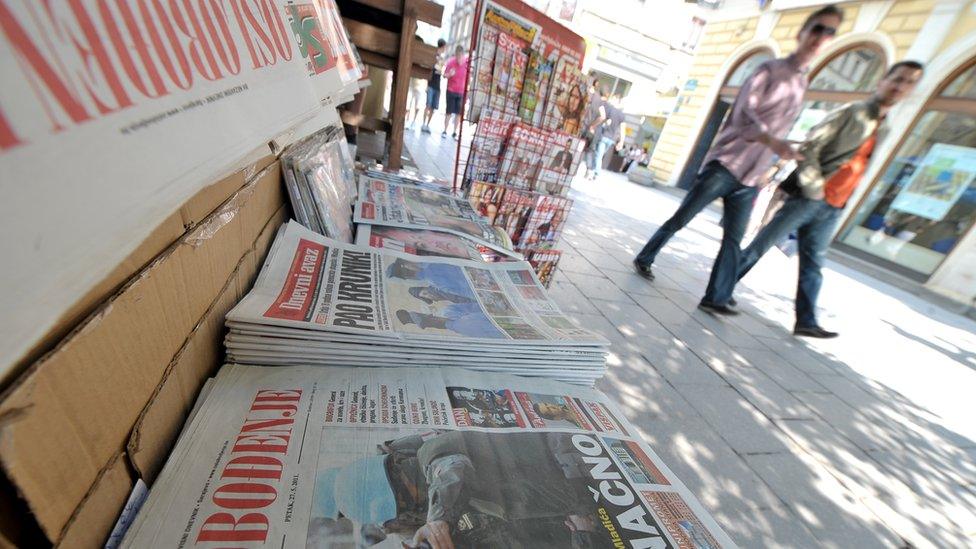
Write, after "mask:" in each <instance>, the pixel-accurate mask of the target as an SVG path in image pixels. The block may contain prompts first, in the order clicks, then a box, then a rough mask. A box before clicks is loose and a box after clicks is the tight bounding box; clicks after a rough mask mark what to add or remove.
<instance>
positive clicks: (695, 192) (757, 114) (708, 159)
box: [634, 5, 844, 315]
mask: <svg viewBox="0 0 976 549" xmlns="http://www.w3.org/2000/svg"><path fill="white" fill-rule="evenodd" d="M843 16H844V14H843V12H842V11H841V10H840V9H838V8H837V7H836V6H833V5H828V6H824V7H823V8H820V9H819V10H817V11H815V12H813V13H812V14H811V15H810V16H809V17H807V19H806V21H804V23H803V26H802V27H800V32H799V34H798V35H797V49H796V51H795V52H794V53H793V54H791V55H789V56H788V57H785V58H781V59H771V60H769V61H766V62H765V63H763V64H761V65H759V67H758V68H757V69H756V71H755V72H753V73H752V75H751V76H749V78H748V79H747V80H746V81H745V83H744V84H743V85H742V88H741V89H740V90H739V94H738V95H737V96H736V98H735V103H733V105H732V110H731V112H730V113H729V116H728V118H727V119H726V120H725V124H724V125H723V126H722V130H721V131H720V132H719V134H718V136H717V137H716V138H715V141H714V143H712V147H711V148H710V149H709V151H708V154H707V155H706V156H705V161H704V167H703V168H702V170H701V172H700V173H699V174H698V178H697V180H696V181H695V183H694V186H693V187H692V188H691V190H689V191H688V194H687V195H685V198H684V200H683V201H682V202H681V206H679V207H678V210H677V211H676V212H675V213H674V215H672V216H671V219H668V220H667V221H666V222H664V225H662V226H661V227H660V228H659V229H658V230H657V232H656V233H654V236H652V237H651V239H650V240H648V242H647V244H646V245H645V246H644V249H642V250H641V252H640V253H639V254H638V255H637V257H636V258H635V259H634V268H635V269H637V273H638V274H640V275H641V276H643V277H644V278H647V279H649V280H653V279H654V274H653V273H652V272H651V264H652V263H654V259H655V257H657V254H658V252H660V251H661V248H663V247H664V245H665V244H667V242H668V240H670V239H671V237H672V236H674V234H675V233H677V232H678V231H679V230H681V229H682V228H683V227H684V226H685V225H687V224H688V223H689V222H690V221H691V220H692V219H693V218H694V217H695V216H696V215H698V213H699V212H700V211H702V210H703V209H705V207H706V206H708V205H709V204H711V203H712V202H713V201H714V200H716V199H718V198H721V199H722V201H723V213H722V245H721V248H720V249H719V252H718V256H717V257H716V258H715V263H714V264H713V265H712V275H711V277H710V278H709V280H708V288H707V289H706V290H705V296H704V297H703V298H702V300H701V303H699V305H698V307H699V308H700V309H702V310H705V311H708V312H710V313H716V314H723V315H735V314H738V311H736V310H735V309H733V308H732V307H731V306H730V302H731V300H732V289H733V288H734V287H735V282H736V275H737V270H738V264H739V256H740V254H741V250H740V248H739V244H740V242H741V241H742V235H743V233H745V229H746V225H747V224H748V222H749V214H750V213H751V212H752V205H753V203H754V201H755V198H756V194H757V193H758V189H759V187H760V186H761V185H762V184H763V183H764V182H765V181H764V180H763V175H764V174H765V173H766V171H767V170H768V168H769V167H770V165H771V163H772V159H773V155H774V154H775V155H777V156H779V157H780V158H782V159H785V160H800V159H802V155H800V154H799V153H798V152H797V151H796V149H794V148H793V147H792V146H791V145H790V144H789V143H788V142H787V141H786V140H785V139H784V136H785V135H786V134H787V132H789V130H790V127H791V126H792V125H793V122H794V120H795V119H796V117H797V115H798V114H799V113H800V108H801V107H802V104H803V94H804V92H805V91H806V89H807V84H808V82H807V76H806V72H807V68H808V66H809V64H810V61H812V60H813V58H814V57H815V56H816V55H817V53H818V52H819V51H820V50H821V49H822V48H823V46H824V45H825V44H827V43H828V42H830V40H831V39H832V38H833V37H834V35H835V34H837V28H838V27H839V26H840V24H841V21H842V20H843Z"/></svg>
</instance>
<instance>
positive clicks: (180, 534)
mask: <svg viewBox="0 0 976 549" xmlns="http://www.w3.org/2000/svg"><path fill="white" fill-rule="evenodd" d="M540 412H541V414H544V415H545V416H549V417H552V418H556V419H548V418H546V417H543V415H541V414H540ZM593 416H600V417H601V418H603V420H605V421H607V423H603V421H602V420H601V421H593V420H592V417H593ZM607 427H612V429H609V430H608V429H607ZM636 433H637V432H636V430H635V429H633V427H631V426H630V425H629V424H627V423H626V421H625V420H624V416H623V414H621V412H620V410H619V409H618V408H617V407H616V406H615V405H614V404H613V403H612V402H611V401H610V400H609V399H608V398H607V397H606V396H605V395H603V394H602V393H600V392H598V391H595V390H593V389H586V388H581V387H573V386H569V385H566V384H562V383H557V382H553V381H547V380H541V379H527V378H520V377H515V376H505V375H498V374H493V375H487V374H479V373H476V372H470V371H466V370H461V369H456V368H443V369H437V370H430V369H426V370H425V369H411V368H407V369H392V368H378V369H364V368H316V367H308V366H294V367H267V366H244V365H237V364H228V365H225V366H224V367H222V368H221V369H220V371H219V372H218V374H217V376H216V378H215V380H214V382H213V386H212V389H211V390H210V394H209V395H207V397H206V398H205V399H204V400H203V402H202V404H201V405H200V411H199V412H198V413H196V414H195V415H194V416H193V417H192V419H191V420H190V421H189V422H188V424H187V426H186V428H185V429H184V431H183V433H182V435H181V436H180V438H179V439H178V441H177V443H176V446H175V448H174V449H173V451H172V453H171V454H170V457H169V459H168V460H167V462H166V464H165V466H164V467H163V470H162V472H161V473H160V475H159V477H158V479H157V480H156V482H155V483H154V484H153V486H152V488H151V490H150V492H149V495H148V498H147V500H146V503H145V504H144V505H143V507H142V509H141V510H140V511H139V513H138V514H137V516H136V517H135V520H134V522H133V524H132V526H131V528H130V529H129V531H128V532H127V533H126V535H125V538H124V539H123V543H122V546H123V547H126V548H130V547H131V548H142V547H180V546H188V545H193V546H204V547H244V546H246V547H252V546H262V547H281V548H309V547H314V548H321V549H360V548H362V549H365V548H377V549H384V548H386V549H403V548H421V547H427V548H445V547H454V548H457V549H494V548H499V547H519V548H533V549H567V548H573V547H577V548H593V549H596V548H607V549H612V548H617V547H631V548H632V547H643V548H654V549H685V548H695V547H699V548H709V549H733V548H734V547H735V545H734V543H733V542H732V540H731V539H730V538H729V537H728V535H727V534H725V532H723V531H722V529H721V528H720V527H719V526H718V525H717V523H716V522H715V520H714V519H713V518H712V517H711V516H710V515H709V514H708V513H707V512H706V511H705V510H704V508H703V507H702V506H701V504H700V503H699V502H698V500H697V499H696V498H695V497H694V495H692V493H691V492H690V491H689V490H688V489H687V488H686V487H685V486H684V485H683V484H682V483H681V481H680V480H679V479H678V478H676V477H675V475H674V473H673V472H672V471H671V470H670V469H669V468H668V467H667V466H666V465H665V464H664V463H663V462H662V461H661V459H660V457H658V455H657V454H656V453H654V451H653V450H652V449H651V448H650V447H649V446H648V445H647V444H646V443H645V442H643V441H642V440H640V439H639V438H635V437H636Z"/></svg>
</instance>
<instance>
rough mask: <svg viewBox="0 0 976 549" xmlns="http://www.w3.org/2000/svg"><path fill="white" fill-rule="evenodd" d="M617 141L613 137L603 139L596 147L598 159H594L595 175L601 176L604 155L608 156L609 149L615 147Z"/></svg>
mask: <svg viewBox="0 0 976 549" xmlns="http://www.w3.org/2000/svg"><path fill="white" fill-rule="evenodd" d="M616 142H617V141H616V140H615V139H613V138H612V137H601V138H600V141H598V142H597V145H596V157H595V158H594V159H593V173H594V174H596V175H600V169H601V168H602V167H603V155H605V154H607V149H609V148H610V147H613V145H614V144H615V143H616Z"/></svg>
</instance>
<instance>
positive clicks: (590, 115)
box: [583, 76, 608, 179]
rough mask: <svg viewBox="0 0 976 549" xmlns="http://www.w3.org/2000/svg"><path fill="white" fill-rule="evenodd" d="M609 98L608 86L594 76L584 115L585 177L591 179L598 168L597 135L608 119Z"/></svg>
mask: <svg viewBox="0 0 976 549" xmlns="http://www.w3.org/2000/svg"><path fill="white" fill-rule="evenodd" d="M607 99H608V92H607V88H606V86H601V85H600V84H599V80H597V78H596V77H595V76H594V77H593V82H592V84H591V86H590V97H589V100H588V102H587V104H586V112H585V113H584V116H583V128H584V133H583V138H584V139H585V140H586V159H585V160H586V173H585V174H584V177H585V178H586V179H591V178H592V176H593V172H594V171H595V170H596V147H597V145H598V144H599V141H600V139H599V137H598V136H597V133H598V130H599V128H600V125H601V124H603V121H604V120H606V119H607V118H606V110H605V109H604V108H603V104H604V103H605V102H606V100H607Z"/></svg>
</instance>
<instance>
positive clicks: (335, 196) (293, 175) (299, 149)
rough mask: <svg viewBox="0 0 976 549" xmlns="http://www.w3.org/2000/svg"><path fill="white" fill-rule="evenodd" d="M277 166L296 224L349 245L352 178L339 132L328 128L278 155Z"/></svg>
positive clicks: (352, 192)
mask: <svg viewBox="0 0 976 549" xmlns="http://www.w3.org/2000/svg"><path fill="white" fill-rule="evenodd" d="M281 164H282V170H283V172H284V177H285V187H286V189H287V190H288V197H289V199H290V200H291V206H292V210H293V212H294V213H295V218H296V219H297V220H298V221H299V223H301V224H302V225H304V226H305V227H308V228H309V229H311V230H313V231H315V232H317V233H319V234H322V235H325V236H328V237H330V238H335V239H337V240H342V241H343V242H352V210H351V208H352V204H353V202H355V200H356V174H355V170H354V166H353V161H352V157H351V156H350V155H349V149H348V146H347V144H346V138H345V133H344V132H343V130H342V128H341V127H339V126H329V127H326V128H323V129H322V130H319V131H318V132H316V133H314V134H312V135H310V136H308V137H306V138H305V139H303V140H301V141H299V142H298V143H295V144H294V145H292V146H291V147H289V148H288V150H286V151H285V152H284V153H283V154H282V155H281Z"/></svg>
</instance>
